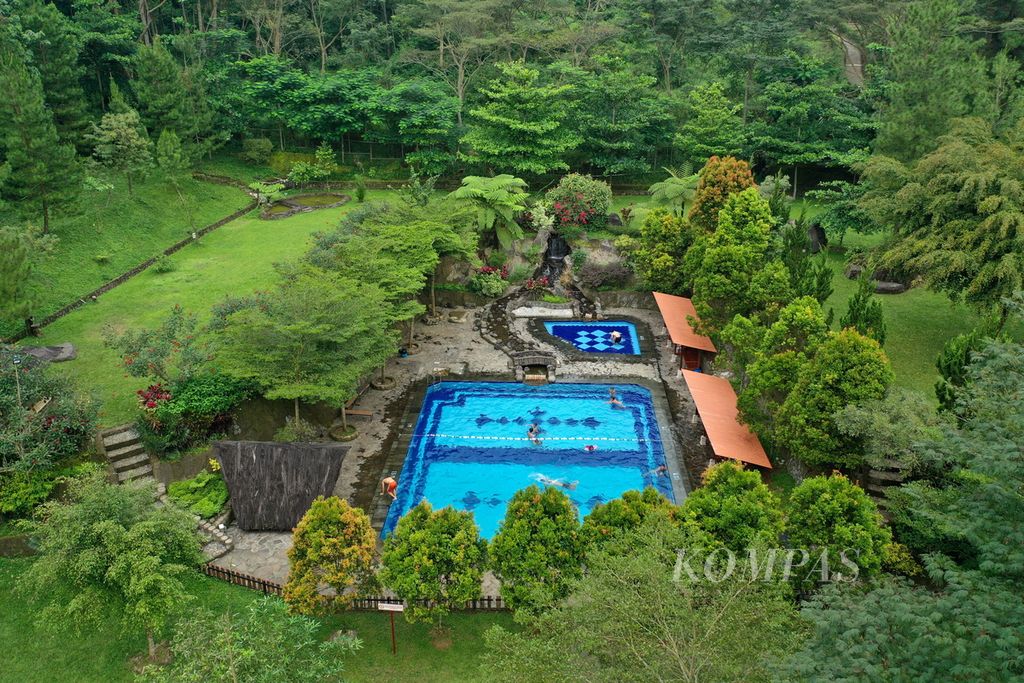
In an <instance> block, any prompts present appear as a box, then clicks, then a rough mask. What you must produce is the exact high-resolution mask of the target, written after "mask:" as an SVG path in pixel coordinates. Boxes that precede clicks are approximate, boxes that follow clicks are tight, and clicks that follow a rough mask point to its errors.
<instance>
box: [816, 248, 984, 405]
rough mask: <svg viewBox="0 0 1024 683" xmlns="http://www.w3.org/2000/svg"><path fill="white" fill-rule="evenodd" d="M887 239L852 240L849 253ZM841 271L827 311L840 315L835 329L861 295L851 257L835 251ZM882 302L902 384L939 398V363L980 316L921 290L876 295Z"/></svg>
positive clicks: (835, 261)
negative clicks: (848, 272)
mask: <svg viewBox="0 0 1024 683" xmlns="http://www.w3.org/2000/svg"><path fill="white" fill-rule="evenodd" d="M880 239H881V235H877V234H876V235H857V234H849V235H847V236H846V239H845V240H844V245H845V246H846V247H847V248H869V247H872V246H875V245H876V244H878V242H879V241H880ZM827 257H828V259H829V262H830V263H831V264H832V267H833V269H834V270H835V273H836V276H835V279H834V280H833V282H832V284H833V287H834V288H835V291H834V292H833V293H832V296H831V297H829V299H828V300H827V301H826V302H825V310H826V311H827V310H828V308H829V307H831V308H833V309H834V310H835V320H834V323H833V324H834V326H835V327H836V328H838V327H839V319H840V318H841V317H842V316H843V314H844V313H846V309H847V304H848V302H849V299H850V297H851V296H852V295H853V293H854V292H855V291H856V289H857V281H856V280H850V279H848V278H846V277H845V276H844V275H843V268H844V266H845V265H846V258H847V256H846V254H845V253H839V252H837V251H830V252H829V253H828V255H827ZM876 296H877V297H878V300H879V301H881V302H882V309H883V312H884V316H885V327H886V341H885V346H884V349H885V352H886V354H888V356H889V360H890V361H892V367H893V370H894V371H895V373H896V383H897V384H898V385H900V386H903V387H906V388H908V389H914V390H916V391H920V392H922V393H923V394H925V395H926V396H927V397H928V398H929V399H933V398H934V396H935V393H934V385H935V381H936V380H937V379H938V371H937V370H936V369H935V358H936V356H938V354H939V352H940V351H941V350H942V345H943V344H945V342H946V340H947V339H949V338H950V337H954V336H956V335H957V334H960V333H961V332H965V331H967V330H969V329H971V328H973V327H974V326H975V325H976V324H977V323H978V322H979V318H978V316H977V314H976V313H975V312H974V311H972V310H971V309H970V308H968V307H967V306H964V305H962V304H954V303H953V302H951V301H950V300H949V298H948V297H946V296H945V295H944V294H936V293H935V292H931V291H929V290H927V289H925V288H924V287H915V288H914V289H911V290H908V291H906V292H904V293H903V294H879V295H876Z"/></svg>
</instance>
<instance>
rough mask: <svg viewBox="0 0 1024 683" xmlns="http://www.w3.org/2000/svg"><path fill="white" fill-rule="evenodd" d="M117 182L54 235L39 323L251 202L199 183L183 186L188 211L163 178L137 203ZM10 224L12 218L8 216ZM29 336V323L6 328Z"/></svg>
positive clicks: (44, 265) (63, 219) (42, 272)
mask: <svg viewBox="0 0 1024 683" xmlns="http://www.w3.org/2000/svg"><path fill="white" fill-rule="evenodd" d="M110 181H111V183H112V184H113V185H114V189H113V190H111V191H110V192H106V193H93V194H88V195H84V196H83V199H82V201H81V202H80V207H79V209H78V211H77V213H74V214H70V215H58V216H56V217H54V219H53V221H52V223H51V228H50V230H51V233H52V234H53V235H54V236H56V237H57V240H58V241H57V244H56V247H55V249H54V251H53V253H52V254H51V255H49V256H48V257H46V258H44V259H43V260H42V261H41V263H40V264H39V265H38V266H37V267H36V271H35V273H34V274H33V276H32V288H31V289H32V293H33V296H34V297H35V299H36V302H37V306H36V309H35V311H36V318H37V319H40V318H43V317H45V316H47V315H49V314H50V313H53V312H54V311H56V310H58V309H60V308H62V307H63V306H65V305H67V304H69V303H71V302H73V301H75V300H76V299H78V298H80V297H82V296H84V295H86V294H88V293H89V292H91V291H92V290H94V289H96V288H97V287H99V286H100V285H102V284H103V283H105V282H107V281H109V280H112V279H114V278H115V277H117V276H118V275H120V274H121V273H123V272H125V271H127V270H130V269H131V268H132V267H134V266H136V265H137V264H139V263H141V262H142V261H145V260H146V259H148V258H150V257H152V256H155V255H157V254H158V253H160V252H161V251H162V250H164V249H165V248H167V247H169V246H170V245H172V244H174V243H175V242H177V241H179V240H181V239H184V238H185V237H187V236H188V235H189V234H190V233H191V232H192V230H193V225H195V228H202V227H203V226H205V225H209V224H210V223H213V222H214V221H216V220H218V219H220V218H223V217H224V216H227V215H228V214H230V213H232V212H234V211H236V210H238V209H240V208H242V207H243V206H245V205H246V204H247V203H249V201H250V198H249V196H248V195H246V194H245V193H244V192H241V191H240V190H239V189H238V188H234V187H228V186H224V185H217V184H214V183H206V182H200V181H196V180H192V179H191V178H187V179H184V180H182V181H181V189H182V194H183V195H184V197H185V200H186V202H187V204H186V205H183V204H182V203H181V201H180V200H179V199H178V195H177V194H176V193H175V191H174V189H173V188H172V187H171V185H169V184H168V183H167V182H166V181H164V180H160V179H158V178H157V177H155V176H152V177H150V178H148V179H146V180H145V181H142V182H136V183H135V186H134V189H133V194H132V195H131V196H129V195H128V190H127V185H126V184H125V182H124V180H123V179H122V178H121V177H120V176H116V177H111V178H110ZM186 206H187V207H189V210H186ZM189 211H191V221H190V219H189ZM5 218H6V219H11V218H12V217H10V216H0V219H5ZM21 329H22V324H21V321H7V322H6V324H5V325H4V324H0V334H4V333H7V334H10V333H12V332H16V331H20V330H21Z"/></svg>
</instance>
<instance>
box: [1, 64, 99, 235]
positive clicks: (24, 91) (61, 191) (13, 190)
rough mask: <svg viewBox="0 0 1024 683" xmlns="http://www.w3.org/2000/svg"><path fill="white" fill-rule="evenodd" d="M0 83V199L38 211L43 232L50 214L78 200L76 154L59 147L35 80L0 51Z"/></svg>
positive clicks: (40, 88) (59, 143) (48, 224)
mask: <svg viewBox="0 0 1024 683" xmlns="http://www.w3.org/2000/svg"><path fill="white" fill-rule="evenodd" d="M0 82H3V83H4V86H5V87H6V89H7V93H6V96H5V97H4V98H3V100H2V102H0V121H3V124H2V125H3V145H2V146H3V148H4V149H5V150H6V153H7V166H8V170H9V176H8V178H7V181H6V182H5V184H4V194H5V195H6V196H9V197H11V198H12V199H14V200H16V201H20V202H24V204H25V206H27V207H31V208H33V209H37V210H39V211H40V213H41V214H42V218H43V230H44V231H46V230H49V228H50V215H51V213H52V212H53V211H54V210H55V209H59V208H61V207H63V206H66V205H68V204H71V203H73V202H74V200H75V199H76V198H77V196H78V191H79V187H80V182H79V179H80V176H81V170H80V169H79V167H78V163H77V160H76V158H75V148H74V147H72V146H71V145H68V144H63V143H61V141H60V137H59V136H58V135H57V128H56V126H54V124H53V115H52V114H51V113H50V111H49V110H48V109H47V108H46V104H45V102H44V100H43V88H42V84H41V83H40V81H39V77H38V76H37V75H36V74H35V73H33V72H32V71H31V70H30V69H29V68H28V67H27V66H26V64H25V62H24V61H23V60H22V59H21V57H19V56H18V55H17V54H15V53H14V52H12V51H10V50H3V51H0Z"/></svg>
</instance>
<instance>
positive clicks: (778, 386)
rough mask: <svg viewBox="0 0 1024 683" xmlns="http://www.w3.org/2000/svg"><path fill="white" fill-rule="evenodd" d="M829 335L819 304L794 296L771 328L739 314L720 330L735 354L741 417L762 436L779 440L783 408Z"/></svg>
mask: <svg viewBox="0 0 1024 683" xmlns="http://www.w3.org/2000/svg"><path fill="white" fill-rule="evenodd" d="M828 335H829V330H828V323H827V322H826V321H825V314H824V313H823V312H822V310H821V305H820V304H819V303H818V302H817V301H816V300H815V299H812V298H810V297H800V298H798V299H794V300H793V301H792V302H791V303H789V304H788V305H786V306H785V307H784V308H783V309H782V310H781V311H779V315H778V319H777V320H776V321H774V322H773V323H772V324H771V325H769V326H768V327H767V328H765V327H763V326H761V325H759V324H757V323H755V322H753V321H751V320H748V319H747V318H744V317H742V316H736V318H734V319H733V321H732V322H731V323H730V324H729V325H728V326H727V327H726V328H725V329H723V330H722V335H721V336H722V340H723V342H724V347H725V351H726V354H727V356H728V357H732V358H734V359H735V360H734V362H733V364H732V370H733V373H734V377H735V378H736V379H735V380H734V382H735V383H736V384H737V385H738V386H737V388H738V390H739V395H738V397H737V400H736V406H737V408H738V409H739V413H740V419H742V420H743V422H744V423H746V424H748V425H750V428H751V429H752V430H753V431H754V432H755V433H756V434H757V435H758V436H760V437H761V438H763V439H767V440H769V441H770V442H772V443H774V442H775V440H776V439H775V429H776V419H777V416H778V413H779V408H780V407H781V406H782V404H783V403H784V402H785V400H786V398H787V397H788V396H789V393H790V392H791V391H792V390H793V386H794V385H795V383H796V380H797V377H798V376H799V374H800V372H801V370H802V369H803V368H804V366H805V365H807V363H808V360H809V359H810V358H811V357H813V355H814V354H815V352H816V351H817V348H818V346H819V345H820V344H821V343H822V342H823V341H825V340H826V339H827V338H828Z"/></svg>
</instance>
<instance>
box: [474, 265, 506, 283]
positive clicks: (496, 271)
mask: <svg viewBox="0 0 1024 683" xmlns="http://www.w3.org/2000/svg"><path fill="white" fill-rule="evenodd" d="M476 272H477V273H479V274H480V275H497V276H498V277H500V278H501V279H502V280H507V279H508V266H507V265H504V266H502V267H501V268H498V267H497V266H481V267H480V268H477V271H476Z"/></svg>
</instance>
